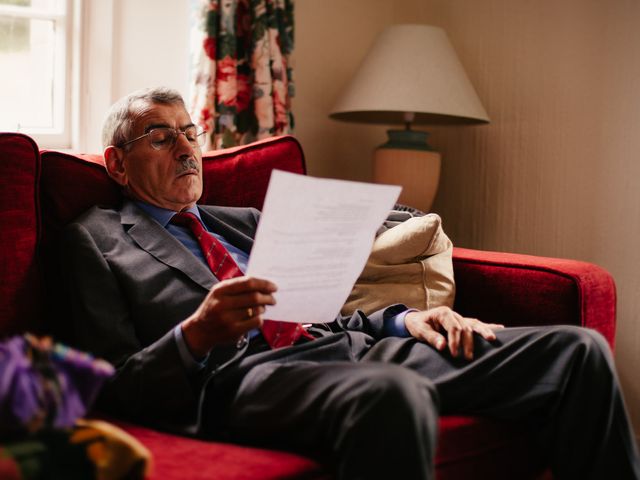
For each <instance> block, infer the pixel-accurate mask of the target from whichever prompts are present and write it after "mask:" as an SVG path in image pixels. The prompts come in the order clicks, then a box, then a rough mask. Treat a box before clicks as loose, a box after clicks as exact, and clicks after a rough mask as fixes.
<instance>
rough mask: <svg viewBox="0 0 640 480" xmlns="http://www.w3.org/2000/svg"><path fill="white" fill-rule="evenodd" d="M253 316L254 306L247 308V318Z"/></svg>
mask: <svg viewBox="0 0 640 480" xmlns="http://www.w3.org/2000/svg"><path fill="white" fill-rule="evenodd" d="M251 317H253V308H251V307H249V308H247V318H251Z"/></svg>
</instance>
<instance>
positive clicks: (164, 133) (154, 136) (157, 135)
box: [149, 128, 176, 150]
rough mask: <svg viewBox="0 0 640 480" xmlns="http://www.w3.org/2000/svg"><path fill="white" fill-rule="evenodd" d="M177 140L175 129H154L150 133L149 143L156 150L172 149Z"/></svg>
mask: <svg viewBox="0 0 640 480" xmlns="http://www.w3.org/2000/svg"><path fill="white" fill-rule="evenodd" d="M175 139H176V131H175V130H174V129H173V128H154V129H153V130H151V131H150V132H149V142H150V143H151V146H152V147H153V148H155V149H156V150H163V149H165V148H171V146H172V145H173V143H174V141H175Z"/></svg>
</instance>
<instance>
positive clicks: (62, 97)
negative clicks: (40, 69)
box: [0, 0, 79, 148]
mask: <svg viewBox="0 0 640 480" xmlns="http://www.w3.org/2000/svg"><path fill="white" fill-rule="evenodd" d="M78 7H79V1H78V0H62V1H61V7H60V10H58V11H57V12H49V11H44V10H40V9H37V8H34V7H20V6H12V5H0V15H9V16H12V17H17V18H29V19H37V20H51V21H53V22H54V23H55V32H56V45H59V46H60V47H59V48H57V49H56V54H59V55H60V58H59V59H58V58H56V59H55V61H54V82H53V83H54V88H55V91H54V95H53V115H54V121H53V124H54V126H53V127H52V128H33V127H20V126H17V131H20V132H22V133H25V134H27V135H29V136H31V137H33V139H34V140H35V141H36V142H37V143H38V145H39V146H40V148H70V147H71V146H72V134H71V126H72V117H73V115H74V108H76V105H75V102H74V101H73V94H72V92H73V87H74V83H76V81H77V75H74V74H73V60H74V57H75V58H77V40H78V38H77V37H78V36H77V35H74V30H77V28H74V18H77V16H76V17H74V9H75V8H78ZM74 77H75V78H74Z"/></svg>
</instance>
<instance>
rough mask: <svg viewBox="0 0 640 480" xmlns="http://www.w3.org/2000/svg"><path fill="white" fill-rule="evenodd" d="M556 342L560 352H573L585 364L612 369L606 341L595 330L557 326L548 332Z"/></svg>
mask: <svg viewBox="0 0 640 480" xmlns="http://www.w3.org/2000/svg"><path fill="white" fill-rule="evenodd" d="M550 333H551V334H552V335H553V336H554V339H555V340H556V341H558V342H559V343H560V347H561V348H562V350H564V351H566V352H573V353H575V354H576V355H578V356H579V357H580V358H582V359H583V362H584V363H585V364H589V365H592V366H593V367H595V368H598V369H600V368H601V367H605V368H606V370H613V369H614V366H613V365H614V362H613V355H612V353H611V348H610V347H609V344H608V343H607V340H606V339H605V338H604V337H603V336H602V334H600V332H597V331H596V330H593V329H590V328H585V327H576V326H570V325H567V326H557V327H553V328H552V329H551V332H550Z"/></svg>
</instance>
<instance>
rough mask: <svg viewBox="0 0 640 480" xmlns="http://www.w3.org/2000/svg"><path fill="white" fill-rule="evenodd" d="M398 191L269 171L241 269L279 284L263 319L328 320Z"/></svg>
mask: <svg viewBox="0 0 640 480" xmlns="http://www.w3.org/2000/svg"><path fill="white" fill-rule="evenodd" d="M400 190H401V187H399V186H394V185H376V184H370V183H360V182H350V181H345V180H331V179H325V178H314V177H309V176H305V175H297V174H293V173H288V172H282V171H278V170H274V171H273V173H272V174H271V180H270V182H269V188H268V190H267V195H266V197H265V203H264V207H263V210H262V216H261V218H260V223H259V225H258V230H257V232H256V237H255V242H254V245H253V248H252V250H251V256H250V258H249V265H248V268H247V272H246V273H247V275H251V276H255V277H260V278H266V279H268V280H271V281H272V282H274V283H275V284H276V285H277V286H278V291H277V292H276V293H275V295H274V296H275V298H276V302H277V304H276V305H274V306H269V307H267V309H266V312H265V314H264V318H267V319H271V320H283V321H291V322H299V323H318V322H331V321H333V320H334V319H335V317H336V315H338V313H339V312H340V309H341V308H342V305H344V302H345V301H346V300H347V297H348V296H349V293H350V292H351V289H352V288H353V284H354V283H355V281H356V280H357V279H358V276H359V275H360V273H361V272H362V269H363V268H364V265H365V263H366V261H367V258H368V257H369V254H370V253H371V247H372V245H373V240H374V238H375V233H376V231H377V229H378V227H380V225H381V224H382V222H383V221H384V220H385V219H386V217H387V215H388V214H389V210H391V209H392V208H393V205H394V204H395V202H396V201H397V199H398V195H400Z"/></svg>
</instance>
